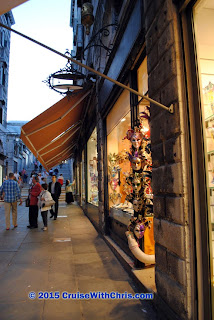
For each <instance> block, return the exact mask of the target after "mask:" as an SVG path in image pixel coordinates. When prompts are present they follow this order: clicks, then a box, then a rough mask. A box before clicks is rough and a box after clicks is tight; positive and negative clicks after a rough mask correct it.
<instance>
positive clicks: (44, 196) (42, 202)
mask: <svg viewBox="0 0 214 320" xmlns="http://www.w3.org/2000/svg"><path fill="white" fill-rule="evenodd" d="M41 187H42V192H41V193H40V196H39V207H40V209H41V215H42V220H43V224H44V227H43V228H42V230H43V231H46V230H47V229H48V218H47V217H48V210H51V206H47V205H46V201H51V200H53V198H52V196H51V194H50V192H49V191H48V190H47V189H48V185H47V183H43V184H42V185H41Z"/></svg>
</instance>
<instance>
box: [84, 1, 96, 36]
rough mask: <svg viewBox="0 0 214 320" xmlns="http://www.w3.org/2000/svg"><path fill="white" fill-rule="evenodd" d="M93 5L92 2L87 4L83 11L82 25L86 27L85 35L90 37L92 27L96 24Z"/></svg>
mask: <svg viewBox="0 0 214 320" xmlns="http://www.w3.org/2000/svg"><path fill="white" fill-rule="evenodd" d="M93 9H94V7H93V5H92V4H91V3H90V2H85V3H83V5H82V9H81V23H82V25H83V26H84V27H85V33H86V34H87V35H89V33H90V26H91V25H92V24H93V23H94V16H93Z"/></svg>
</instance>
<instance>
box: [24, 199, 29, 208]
mask: <svg viewBox="0 0 214 320" xmlns="http://www.w3.org/2000/svg"><path fill="white" fill-rule="evenodd" d="M29 206H30V198H29V197H27V199H25V207H29Z"/></svg>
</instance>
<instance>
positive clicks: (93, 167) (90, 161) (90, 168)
mask: <svg viewBox="0 0 214 320" xmlns="http://www.w3.org/2000/svg"><path fill="white" fill-rule="evenodd" d="M87 172H88V199H87V200H88V202H89V203H91V204H93V205H95V206H98V172H97V130H96V128H95V129H94V131H93V132H92V134H91V136H90V138H89V140H88V143H87Z"/></svg>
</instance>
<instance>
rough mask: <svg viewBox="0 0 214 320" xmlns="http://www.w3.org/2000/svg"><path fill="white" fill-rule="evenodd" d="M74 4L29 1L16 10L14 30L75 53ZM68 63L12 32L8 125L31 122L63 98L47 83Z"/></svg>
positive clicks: (42, 0) (62, 1)
mask: <svg viewBox="0 0 214 320" xmlns="http://www.w3.org/2000/svg"><path fill="white" fill-rule="evenodd" d="M70 6H71V0H60V1H59V0H29V1H27V2H26V3H24V4H22V5H20V6H18V7H16V8H14V9H13V10H12V13H13V16H14V19H15V24H14V25H13V26H12V28H13V29H15V30H17V31H19V32H21V33H24V34H25V35H27V36H29V37H31V38H33V39H35V40H37V41H39V42H42V43H44V44H46V45H48V46H49V47H51V48H53V49H56V50H57V51H60V52H61V53H65V51H66V49H69V51H70V50H72V42H73V33H72V28H71V27H70ZM66 63H67V60H66V59H65V58H63V57H60V56H58V55H57V54H55V53H52V52H51V51H49V50H47V49H45V48H42V47H40V46H39V45H37V44H34V43H33V42H31V41H29V40H27V39H24V38H22V37H20V36H19V35H16V34H14V33H13V32H11V46H10V62H9V87H8V108H7V121H12V120H19V121H21V120H23V121H29V120H31V119H33V118H35V117H36V116H37V115H39V114H40V113H42V112H43V111H45V110H46V109H48V108H49V107H51V106H52V105H53V104H55V103H56V102H58V101H59V100H61V99H62V98H63V96H62V95H60V94H59V93H57V92H55V91H54V90H51V89H50V88H49V87H48V85H47V84H46V83H43V82H42V81H44V80H46V79H47V78H48V76H49V75H50V74H52V73H54V72H56V71H58V70H59V69H61V68H64V67H65V65H66Z"/></svg>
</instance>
